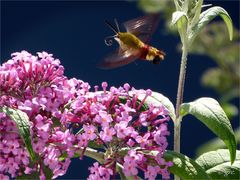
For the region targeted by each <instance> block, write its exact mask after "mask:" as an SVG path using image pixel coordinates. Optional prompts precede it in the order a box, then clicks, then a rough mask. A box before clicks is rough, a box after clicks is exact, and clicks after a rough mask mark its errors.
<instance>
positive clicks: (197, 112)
mask: <svg viewBox="0 0 240 180" xmlns="http://www.w3.org/2000/svg"><path fill="white" fill-rule="evenodd" d="M180 114H181V115H182V116H185V115H186V114H191V115H193V116H195V117H196V118H197V119H198V120H200V121H201V122H203V123H204V124H205V125H206V126H207V127H208V128H209V129H211V130H212V131H213V132H214V133H215V134H216V135H217V136H218V137H219V138H220V139H222V140H223V141H224V143H225V144H226V146H227V148H228V149H229V152H230V154H231V162H232V163H233V162H234V160H235V158H236V148H237V147H236V146H237V145H236V140H235V136H234V133H233V130H232V127H231V123H230V121H229V119H228V117H227V116H226V114H225V112H224V111H223V109H222V108H221V106H220V105H219V103H218V102H217V101H216V100H215V99H212V98H200V99H197V100H195V101H193V102H190V103H184V104H182V105H181V107H180Z"/></svg>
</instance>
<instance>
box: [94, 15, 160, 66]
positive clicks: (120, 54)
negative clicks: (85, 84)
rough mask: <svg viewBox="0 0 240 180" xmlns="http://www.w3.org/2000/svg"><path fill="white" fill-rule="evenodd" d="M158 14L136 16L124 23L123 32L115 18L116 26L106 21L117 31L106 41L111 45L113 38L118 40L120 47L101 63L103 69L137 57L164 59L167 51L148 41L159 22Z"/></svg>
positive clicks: (152, 60) (151, 60)
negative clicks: (124, 30) (151, 44)
mask: <svg viewBox="0 0 240 180" xmlns="http://www.w3.org/2000/svg"><path fill="white" fill-rule="evenodd" d="M158 19H159V18H158V16H157V15H148V16H143V17H139V18H135V19H132V20H129V21H127V22H125V23H123V26H124V27H125V29H126V32H121V31H120V28H119V24H118V22H117V20H116V19H114V22H115V26H113V25H112V24H111V23H109V22H108V21H105V23H106V24H107V26H108V27H109V28H110V29H111V30H112V31H113V32H114V33H115V35H113V36H108V37H106V38H105V43H106V45H108V46H111V45H112V43H113V39H114V40H115V41H117V42H118V44H119V48H117V50H116V51H114V52H113V53H112V54H110V55H108V56H107V57H105V58H104V59H103V61H102V62H100V63H99V65H98V67H100V68H102V69H112V68H117V67H120V66H124V65H127V64H129V63H131V62H133V61H135V60H136V59H141V60H146V61H150V62H152V63H153V64H159V63H160V61H162V60H163V59H164V56H165V53H164V52H163V51H162V50H159V49H157V48H155V47H153V46H150V45H149V44H148V43H149V41H150V38H151V36H152V34H153V32H154V31H155V29H156V26H157V24H158Z"/></svg>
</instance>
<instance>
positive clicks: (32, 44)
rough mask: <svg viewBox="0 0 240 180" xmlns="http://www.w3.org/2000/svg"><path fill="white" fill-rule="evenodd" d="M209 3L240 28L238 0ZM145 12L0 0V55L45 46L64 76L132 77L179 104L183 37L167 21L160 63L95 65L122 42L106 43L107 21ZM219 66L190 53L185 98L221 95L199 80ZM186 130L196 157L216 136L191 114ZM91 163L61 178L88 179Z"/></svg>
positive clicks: (189, 151)
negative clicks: (170, 30)
mask: <svg viewBox="0 0 240 180" xmlns="http://www.w3.org/2000/svg"><path fill="white" fill-rule="evenodd" d="M208 2H210V3H212V4H213V5H219V6H222V7H223V8H225V9H226V10H227V11H228V13H229V14H230V16H231V18H232V19H233V23H234V25H235V26H236V27H239V1H238V0H236V1H228V2H227V1H208ZM143 14H144V13H143V12H142V11H141V10H139V9H138V8H137V4H136V3H134V2H131V3H130V2H125V1H101V2H99V1H89V2H87V1H86V2H85V1H70V2H67V1H49V2H48V1H1V59H0V60H1V61H2V63H3V62H4V61H6V60H8V59H10V55H11V53H13V52H16V51H18V52H19V51H21V50H27V51H28V52H30V53H32V54H34V55H35V54H36V52H41V51H46V52H48V53H52V54H53V55H54V57H55V58H59V59H60V60H61V63H62V64H63V66H64V67H65V75H66V76H68V77H69V78H71V77H76V78H78V79H82V80H83V81H86V82H89V83H90V85H91V87H94V85H100V84H101V82H102V81H107V82H108V84H109V85H113V86H116V87H118V86H121V85H123V84H124V83H125V82H128V83H129V84H130V85H131V86H134V87H135V88H137V89H141V88H144V89H147V88H150V89H152V90H154V91H158V92H161V93H162V94H164V95H165V96H167V97H168V98H169V99H170V100H171V101H172V102H173V103H174V104H175V100H176V92H177V83H178V73H179V67H180V57H181V54H180V53H178V52H177V50H176V46H177V44H178V42H179V38H178V37H177V36H172V35H169V34H167V33H166V32H165V30H164V28H163V24H164V22H161V23H160V24H159V26H158V30H157V31H156V32H155V34H154V35H153V38H152V41H151V45H153V46H155V47H157V48H159V49H162V50H164V51H165V52H166V54H167V56H166V59H165V61H163V62H162V63H161V64H160V65H153V64H151V63H148V62H143V61H137V62H136V63H132V64H129V65H127V66H124V67H121V68H118V69H113V70H101V69H98V68H96V64H97V63H98V62H99V61H101V60H102V58H103V57H104V56H105V55H106V54H108V53H110V52H111V51H113V50H114V49H115V48H116V47H117V45H116V44H115V46H114V47H107V46H106V45H105V44H104V41H103V40H104V38H105V37H106V36H109V35H113V32H112V31H111V30H110V29H109V28H108V27H107V26H106V25H105V24H104V20H109V21H113V19H114V18H117V19H118V21H119V22H124V21H126V20H129V19H132V18H135V17H138V16H141V15H143ZM216 20H220V18H216ZM213 45H214V44H213ZM214 66H215V63H214V62H213V61H212V60H211V59H209V58H208V57H206V56H196V55H190V56H189V57H188V67H187V75H186V82H185V92H184V101H185V102H188V101H192V100H194V99H197V98H199V97H203V96H209V97H213V98H216V99H217V98H218V96H217V94H215V92H214V91H213V90H210V89H206V88H203V87H202V86H201V84H200V77H201V75H202V73H203V72H204V71H205V70H206V69H207V68H209V67H214ZM235 103H238V102H237V101H236V102H235ZM169 127H170V131H171V137H169V149H172V147H173V144H172V141H173V128H172V127H173V125H172V122H171V123H170V126H169ZM233 127H237V120H234V121H233ZM181 134H182V143H181V152H182V153H184V154H186V155H188V156H190V157H194V156H195V154H194V153H195V150H196V148H197V147H198V146H199V145H201V144H202V143H204V142H206V141H207V140H209V139H210V138H213V137H215V135H214V134H213V133H211V132H210V131H209V130H208V129H207V128H206V127H205V126H204V125H203V124H202V123H200V122H199V121H197V120H196V119H195V118H193V117H191V116H187V117H186V118H185V119H184V121H183V123H182V133H181ZM91 163H92V160H89V159H87V158H84V160H82V161H79V160H78V159H76V160H73V162H72V163H71V165H70V168H69V170H68V172H67V174H66V175H65V176H62V177H60V178H68V179H69V178H78V179H79V177H80V178H86V177H87V176H88V173H89V172H88V167H89V165H90V164H91Z"/></svg>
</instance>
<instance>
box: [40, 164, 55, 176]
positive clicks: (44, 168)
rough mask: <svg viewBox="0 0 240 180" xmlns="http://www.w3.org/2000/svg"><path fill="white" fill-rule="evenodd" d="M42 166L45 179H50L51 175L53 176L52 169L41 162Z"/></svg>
mask: <svg viewBox="0 0 240 180" xmlns="http://www.w3.org/2000/svg"><path fill="white" fill-rule="evenodd" d="M42 167H43V172H44V175H45V177H46V179H52V177H53V172H52V170H51V169H50V168H49V167H47V166H45V165H43V164H42Z"/></svg>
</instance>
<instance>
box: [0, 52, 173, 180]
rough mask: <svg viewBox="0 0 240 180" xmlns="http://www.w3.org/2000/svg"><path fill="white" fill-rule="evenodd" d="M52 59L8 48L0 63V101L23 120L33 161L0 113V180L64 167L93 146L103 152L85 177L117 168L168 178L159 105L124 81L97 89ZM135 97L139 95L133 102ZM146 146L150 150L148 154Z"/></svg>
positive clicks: (106, 175) (110, 174) (60, 171)
mask: <svg viewBox="0 0 240 180" xmlns="http://www.w3.org/2000/svg"><path fill="white" fill-rule="evenodd" d="M63 72H64V68H63V66H61V65H60V61H59V60H56V59H54V58H53V57H52V55H51V54H47V53H46V52H42V53H38V55H37V56H33V55H31V54H29V53H28V52H26V51H22V52H21V53H14V54H13V55H12V59H11V60H9V61H7V62H6V63H4V64H3V65H2V66H1V67H0V107H2V106H8V107H12V108H17V109H19V110H22V111H24V112H25V113H27V115H28V117H29V119H30V126H31V129H30V131H31V140H32V146H33V149H34V152H35V153H36V154H37V157H38V158H37V161H36V162H34V163H32V162H31V159H30V157H29V155H28V152H27V149H26V147H25V146H24V143H23V140H22V139H21V137H20V135H19V133H18V129H17V127H16V125H15V123H14V121H12V120H11V119H10V118H9V117H8V116H7V115H6V114H4V113H0V179H8V177H9V176H11V177H12V178H14V177H17V176H21V175H24V174H33V173H38V174H39V177H40V179H46V168H48V169H50V170H51V171H52V173H53V176H52V178H56V177H58V176H62V175H64V174H65V173H66V171H67V169H68V166H69V164H70V162H71V158H74V157H76V154H78V155H79V157H80V159H81V158H82V156H84V155H85V153H86V152H87V151H88V148H89V147H90V148H94V149H97V150H98V151H99V153H100V154H102V155H103V158H102V160H101V162H100V164H99V163H98V162H96V163H94V165H93V166H92V167H90V168H89V170H90V175H89V177H88V179H111V178H114V177H115V178H116V175H117V173H120V174H121V173H122V174H124V175H125V176H133V177H137V176H138V174H139V173H140V172H143V173H144V176H145V178H146V179H155V178H156V176H157V175H158V174H161V175H162V177H163V178H164V179H168V178H169V172H168V167H170V166H171V165H172V163H171V162H166V161H165V160H164V159H163V154H164V152H165V150H166V148H167V145H168V143H167V139H166V136H168V135H169V132H168V130H167V121H168V120H169V116H168V114H169V113H168V111H167V109H166V108H165V107H164V106H162V105H161V106H153V105H151V104H148V105H147V106H145V100H146V98H147V97H148V96H150V95H151V91H150V90H146V91H145V90H135V89H134V88H131V87H130V86H129V85H128V84H124V86H123V87H120V88H115V87H110V89H109V90H107V86H108V85H107V83H106V82H103V83H102V89H103V90H102V91H99V87H98V86H95V87H94V88H95V91H94V92H91V91H90V85H89V84H88V83H86V82H83V81H81V80H77V79H75V78H73V79H68V78H67V77H65V76H64V75H63ZM139 97H143V98H141V99H142V100H140V98H139ZM153 152H154V153H153Z"/></svg>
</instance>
